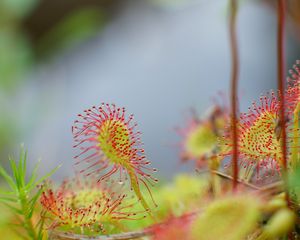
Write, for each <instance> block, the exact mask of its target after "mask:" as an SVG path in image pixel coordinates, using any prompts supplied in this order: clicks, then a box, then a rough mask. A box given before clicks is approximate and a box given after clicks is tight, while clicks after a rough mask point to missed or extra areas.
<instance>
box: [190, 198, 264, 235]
mask: <svg viewBox="0 0 300 240" xmlns="http://www.w3.org/2000/svg"><path fill="white" fill-rule="evenodd" d="M259 205H260V203H259V201H258V200H257V198H255V197H254V196H247V195H244V196H231V197H227V198H225V199H219V200H216V201H215V202H212V203H211V204H210V205H209V206H208V207H207V208H206V209H205V210H204V212H203V213H201V214H200V215H199V217H198V218H197V219H196V221H195V222H194V223H193V224H192V230H191V232H192V239H195V240H196V239H197V240H202V239H205V240H216V239H220V237H221V239H223V240H241V239H245V238H246V236H247V235H248V234H249V233H251V231H253V230H254V229H255V227H256V226H257V222H258V220H259V217H260V211H259Z"/></svg>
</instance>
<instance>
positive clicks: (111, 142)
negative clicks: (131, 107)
mask: <svg viewBox="0 0 300 240" xmlns="http://www.w3.org/2000/svg"><path fill="white" fill-rule="evenodd" d="M78 118H79V119H78V120H76V121H75V122H74V126H73V127H72V131H73V136H74V142H75V144H74V148H77V149H79V153H78V154H77V155H76V156H75V157H74V159H75V160H76V163H75V165H80V166H84V165H85V166H84V167H83V169H81V170H80V173H81V174H83V175H84V176H86V177H88V176H90V175H96V176H97V178H98V181H99V182H102V181H105V180H107V179H108V178H110V177H115V178H117V180H118V182H119V183H120V184H123V183H124V182H126V181H127V180H128V178H129V180H130V184H131V188H132V189H133V190H134V192H135V194H136V196H137V198H138V199H139V200H140V202H141V204H142V205H143V207H144V208H145V210H146V211H147V212H149V213H150V211H151V208H150V207H149V205H148V203H147V202H146V200H145V198H144V197H143V195H142V193H141V190H140V186H141V185H144V186H145V187H146V189H147V190H148V193H149V194H150V196H151V199H153V198H152V195H151V191H150V187H152V186H154V185H155V183H156V182H157V181H158V180H157V179H156V178H154V177H153V176H152V173H153V172H156V169H155V168H151V167H150V166H149V165H150V164H151V162H150V161H148V160H147V159H146V156H145V151H144V149H143V143H142V141H141V138H140V135H141V132H139V131H137V130H136V127H137V123H135V122H134V120H133V119H134V118H133V115H132V114H131V115H129V116H126V114H125V108H120V107H117V106H116V105H115V104H105V103H102V104H101V106H100V107H96V106H93V107H92V108H90V109H87V110H85V111H84V113H83V114H78ZM153 204H154V206H156V204H155V202H154V200H153Z"/></svg>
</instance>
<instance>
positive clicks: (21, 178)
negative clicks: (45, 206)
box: [0, 148, 57, 240]
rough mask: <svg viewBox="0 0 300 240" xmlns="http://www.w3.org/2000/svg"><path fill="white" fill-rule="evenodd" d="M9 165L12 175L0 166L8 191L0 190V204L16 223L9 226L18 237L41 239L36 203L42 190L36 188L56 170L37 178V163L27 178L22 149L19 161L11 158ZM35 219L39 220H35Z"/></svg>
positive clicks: (25, 156) (25, 157) (40, 222)
mask: <svg viewBox="0 0 300 240" xmlns="http://www.w3.org/2000/svg"><path fill="white" fill-rule="evenodd" d="M9 163H10V168H11V172H12V174H9V173H8V172H7V171H6V170H5V169H4V168H3V167H2V166H0V175H1V176H2V177H3V179H4V180H5V182H6V183H7V185H8V190H0V202H1V203H3V204H4V205H5V206H6V207H7V208H8V209H9V210H10V211H11V212H12V213H13V214H14V217H15V219H16V220H17V221H16V223H15V222H14V223H12V224H11V226H12V227H13V228H14V230H15V231H17V232H18V235H20V236H22V237H23V238H24V239H34V240H36V239H43V235H44V234H43V225H44V219H43V217H40V216H37V201H38V199H39V197H40V195H41V193H42V188H39V189H38V188H37V187H38V185H39V184H41V183H42V182H43V181H44V180H46V179H47V178H48V177H49V176H51V175H52V174H53V173H54V172H55V171H56V170H57V168H55V169H53V170H52V171H50V172H49V173H48V174H46V175H45V176H43V177H41V178H38V176H37V170H38V167H39V163H37V164H36V165H35V168H34V170H33V172H32V173H31V175H29V176H28V177H27V153H26V152H25V151H24V149H23V148H22V150H21V152H20V158H19V161H18V162H17V161H15V160H14V159H13V158H11V159H9ZM36 218H40V219H39V220H36ZM24 230H25V231H24Z"/></svg>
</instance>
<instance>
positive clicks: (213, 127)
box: [0, 0, 300, 240]
mask: <svg viewBox="0 0 300 240" xmlns="http://www.w3.org/2000/svg"><path fill="white" fill-rule="evenodd" d="M286 8H287V7H286V3H285V1H284V0H278V1H277V15H278V35H277V39H275V41H276V43H277V51H278V59H277V60H278V66H277V70H278V71H277V85H278V88H277V89H275V90H269V91H267V92H262V95H261V96H257V99H253V102H252V103H251V104H249V108H248V110H247V111H246V112H239V111H238V109H239V106H238V103H239V101H238V99H239V98H238V92H237V87H238V72H239V67H240V66H239V54H238V41H237V36H236V18H237V14H238V1H237V0H230V1H229V21H228V29H229V36H230V50H231V57H232V58H231V60H232V61H231V63H232V64H231V66H232V68H231V86H230V91H229V92H228V93H225V94H222V96H218V97H216V101H214V102H213V103H212V106H211V108H210V109H209V111H207V112H206V113H205V114H199V115H198V114H197V113H193V114H191V117H190V119H189V120H188V121H187V123H186V125H185V126H180V127H178V128H176V132H174V135H175V134H178V135H179V136H180V137H181V140H180V142H179V143H178V146H179V150H180V156H179V158H180V159H181V163H182V164H185V162H187V161H192V162H194V166H195V169H196V171H195V174H193V175H192V174H178V176H176V177H175V179H174V180H173V181H172V182H170V183H160V181H159V180H158V176H159V173H157V169H156V168H155V166H152V163H151V160H150V159H148V158H147V151H146V149H144V145H143V140H142V134H141V132H140V131H139V130H138V125H137V123H136V120H135V119H134V116H133V115H132V114H129V113H128V112H127V109H125V108H124V107H123V106H118V105H115V104H114V103H100V104H99V105H95V106H91V107H90V108H87V110H84V111H83V112H81V113H79V114H78V115H77V116H76V117H75V119H74V124H73V126H72V132H70V134H72V136H73V141H74V144H73V148H74V159H73V163H74V169H75V171H74V173H73V175H72V174H70V176H69V178H68V179H65V180H64V181H62V182H61V183H57V182H53V181H51V175H52V174H53V173H54V172H55V171H57V170H58V169H57V168H55V169H53V170H52V171H51V172H49V173H48V174H47V175H45V176H43V177H41V178H39V177H38V176H39V174H38V164H37V165H36V167H35V168H34V169H33V170H32V171H30V170H29V169H28V168H27V154H26V151H25V150H24V148H23V147H22V150H21V152H20V157H19V160H16V159H14V158H10V159H9V166H10V169H9V170H5V168H4V167H2V166H1V167H0V176H1V177H2V178H3V179H4V181H5V183H6V186H4V185H3V186H1V189H0V202H1V211H2V212H3V214H4V215H5V216H7V218H8V219H9V225H8V226H9V227H10V228H11V231H9V232H7V233H6V234H7V235H5V236H6V238H5V239H33V240H36V239H41V240H42V239H99V240H100V239H103V240H104V239H111V240H112V239H123V240H124V239H150V240H173V239H175V240H176V239H177V240H181V239H186V240H202V239H203V240H218V239H222V240H245V239H247V240H277V239H278V240H280V239H282V240H283V239H300V214H299V213H300V186H299V182H300V156H299V155H300V154H299V150H300V123H299V114H300V60H298V61H296V62H295V64H294V65H293V66H291V69H290V70H289V72H288V74H287V76H285V62H286V61H285V57H284V56H285V44H284V29H285V19H286V16H285V12H286ZM275 80H276V79H275ZM275 80H274V81H275ZM224 99H225V100H224ZM99 101H103V99H99ZM95 104H98V103H95ZM78 112H80V109H79V110H78ZM137 120H138V119H137ZM140 124H143V123H140ZM70 127H71V126H70ZM1 231H2V230H1ZM9 234H10V235H9ZM3 236H4V235H3ZM1 239H2V238H1Z"/></svg>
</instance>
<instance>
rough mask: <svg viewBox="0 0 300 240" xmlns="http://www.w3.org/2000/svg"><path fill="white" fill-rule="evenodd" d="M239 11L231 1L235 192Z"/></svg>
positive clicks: (233, 1) (234, 175) (235, 174)
mask: <svg viewBox="0 0 300 240" xmlns="http://www.w3.org/2000/svg"><path fill="white" fill-rule="evenodd" d="M237 10H238V2H237V0H230V19H229V34H230V47H231V86H230V90H231V91H230V92H231V115H232V120H231V129H232V141H233V152H232V168H233V169H232V170H233V185H232V187H233V191H235V190H236V188H237V185H238V172H239V169H238V134H239V133H238V127H237V110H238V102H237V88H238V73H239V56H238V46H237V34H236V16H237Z"/></svg>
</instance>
